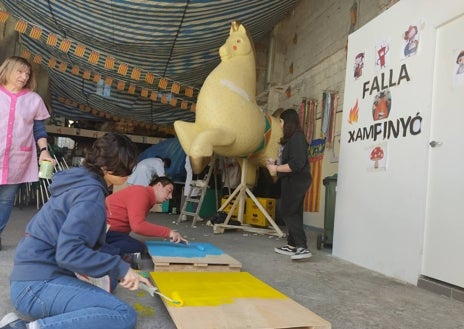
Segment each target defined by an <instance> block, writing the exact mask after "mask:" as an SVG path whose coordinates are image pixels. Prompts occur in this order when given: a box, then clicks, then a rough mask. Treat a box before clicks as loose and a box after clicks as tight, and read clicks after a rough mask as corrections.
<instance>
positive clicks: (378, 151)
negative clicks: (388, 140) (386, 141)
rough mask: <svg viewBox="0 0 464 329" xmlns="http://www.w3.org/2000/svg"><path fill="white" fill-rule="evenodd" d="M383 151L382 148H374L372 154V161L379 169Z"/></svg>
mask: <svg viewBox="0 0 464 329" xmlns="http://www.w3.org/2000/svg"><path fill="white" fill-rule="evenodd" d="M383 155H384V154H383V150H382V148H381V147H380V146H377V147H376V148H374V149H373V150H372V152H371V160H372V161H375V162H374V168H375V169H377V168H378V167H379V160H382V159H383Z"/></svg>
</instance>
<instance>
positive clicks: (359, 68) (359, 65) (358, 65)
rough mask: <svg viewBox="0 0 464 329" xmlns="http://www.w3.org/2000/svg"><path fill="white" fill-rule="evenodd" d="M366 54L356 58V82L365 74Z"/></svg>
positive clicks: (359, 54)
mask: <svg viewBox="0 0 464 329" xmlns="http://www.w3.org/2000/svg"><path fill="white" fill-rule="evenodd" d="M365 54H366V53H365V52H361V53H358V54H357V55H356V56H355V58H354V64H353V77H354V79H355V80H357V79H358V78H360V77H361V76H362V74H363V68H364V57H365Z"/></svg>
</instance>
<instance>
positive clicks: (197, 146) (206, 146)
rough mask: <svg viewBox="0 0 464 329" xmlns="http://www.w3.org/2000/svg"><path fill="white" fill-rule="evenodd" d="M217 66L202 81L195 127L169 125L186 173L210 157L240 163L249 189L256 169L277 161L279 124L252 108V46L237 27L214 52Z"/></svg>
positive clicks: (196, 169)
mask: <svg viewBox="0 0 464 329" xmlns="http://www.w3.org/2000/svg"><path fill="white" fill-rule="evenodd" d="M219 55H220V57H221V63H220V64H219V65H218V66H217V67H216V68H215V69H214V70H213V71H212V72H211V73H210V74H209V75H208V77H207V78H206V80H205V82H204V84H203V86H202V88H201V90H200V93H199V95H198V100H197V106H196V118H195V122H194V123H191V122H184V121H176V122H174V129H175V131H176V134H177V137H178V138H179V141H180V143H181V145H182V148H183V149H184V151H185V153H186V154H187V155H188V156H189V157H190V162H191V164H192V170H193V172H195V173H199V172H201V171H202V170H203V169H204V167H205V166H206V164H207V163H209V161H210V158H211V156H212V155H213V153H214V154H218V155H222V156H227V157H238V158H246V159H248V161H246V163H247V164H248V167H247V168H248V170H247V172H248V177H247V184H250V185H253V184H255V181H254V180H255V175H256V169H257V166H265V161H266V159H267V158H277V153H278V148H279V139H280V137H281V136H282V129H281V127H280V123H279V120H278V119H276V118H274V117H272V116H270V115H268V114H265V113H264V112H263V111H262V110H261V108H260V107H259V106H258V104H257V103H256V96H255V94H256V63H255V53H254V46H253V41H252V39H251V37H250V35H249V33H248V32H247V30H246V28H245V27H244V26H243V25H242V24H241V23H239V22H237V21H234V22H232V24H231V28H230V32H229V37H228V38H227V40H226V42H225V43H224V45H222V46H221V48H220V49H219Z"/></svg>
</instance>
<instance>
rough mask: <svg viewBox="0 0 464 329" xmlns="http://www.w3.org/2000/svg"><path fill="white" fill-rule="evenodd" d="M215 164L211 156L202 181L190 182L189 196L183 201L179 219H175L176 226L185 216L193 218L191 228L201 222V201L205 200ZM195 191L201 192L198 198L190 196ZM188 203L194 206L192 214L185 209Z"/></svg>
mask: <svg viewBox="0 0 464 329" xmlns="http://www.w3.org/2000/svg"><path fill="white" fill-rule="evenodd" d="M215 163H216V158H215V157H214V156H213V157H211V161H210V163H209V164H208V171H207V172H206V174H205V176H204V177H203V179H199V180H192V182H191V183H190V191H189V194H188V195H187V198H186V199H185V201H184V204H183V205H182V209H181V211H180V214H179V218H178V219H177V224H179V223H180V222H181V221H182V219H183V218H186V216H192V217H193V221H192V226H195V225H196V223H197V221H202V220H203V219H202V218H201V217H200V210H201V206H202V204H203V200H204V199H205V195H206V191H207V190H208V184H209V180H210V178H211V175H212V174H213V169H214V166H215ZM195 189H200V191H201V193H200V197H197V196H195V197H194V196H192V193H193V191H194V190H195ZM190 203H192V204H193V205H194V208H195V211H194V212H193V211H188V210H187V207H188V205H189V204H190ZM184 220H185V219H184Z"/></svg>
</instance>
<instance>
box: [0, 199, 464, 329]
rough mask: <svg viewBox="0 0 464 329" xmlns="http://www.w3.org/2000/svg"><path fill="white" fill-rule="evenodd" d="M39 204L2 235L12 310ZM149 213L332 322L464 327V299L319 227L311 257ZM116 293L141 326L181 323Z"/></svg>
mask: <svg viewBox="0 0 464 329" xmlns="http://www.w3.org/2000/svg"><path fill="white" fill-rule="evenodd" d="M35 212H36V208H35V207H26V208H22V209H19V208H15V209H14V211H13V214H12V217H11V219H10V222H9V224H8V226H7V228H6V229H5V231H4V232H3V235H2V244H3V250H2V251H0V274H1V275H0V296H1V298H0V310H2V313H7V312H10V311H13V307H12V305H11V302H10V299H9V289H8V287H9V284H8V276H9V273H10V270H11V267H12V257H13V252H14V249H15V245H16V243H17V241H18V240H19V239H20V237H21V235H22V234H23V231H24V227H25V225H26V224H27V222H28V220H29V219H30V218H31V217H32V216H33V215H34V213H35ZM149 220H150V221H156V222H157V223H159V224H162V225H166V226H170V227H176V228H177V229H178V230H179V231H180V232H181V233H182V234H183V235H185V236H186V237H187V238H188V239H190V240H191V241H199V242H209V243H212V244H213V245H215V246H217V247H218V248H220V249H222V250H223V251H224V252H225V253H226V254H228V255H230V256H232V257H234V258H235V259H237V260H238V261H240V262H241V263H242V271H246V272H250V273H251V274H253V275H254V276H255V277H257V278H259V279H260V280H262V281H264V282H266V283H267V284H269V285H271V286H272V287H274V288H275V289H277V290H279V291H280V292H282V293H284V294H285V295H287V296H289V297H290V298H292V299H293V300H295V301H296V302H298V303H300V304H302V305H303V306H305V307H307V308H309V309H310V310H312V311H313V312H315V313H316V314H318V315H319V316H321V317H323V318H324V319H326V320H328V321H330V322H331V323H332V328H334V329H364V328H365V329H367V328H369V329H373V328H376V329H382V328H385V329H387V328H388V329H391V328H396V329H398V328H401V329H406V328H411V329H416V328H423V329H427V328H430V329H458V328H459V329H462V328H464V303H463V302H460V301H456V300H452V299H449V298H448V297H445V296H441V295H438V294H435V293H433V292H430V291H427V290H424V289H421V288H418V287H416V286H413V285H410V284H407V283H403V282H400V281H398V280H394V279H391V278H388V277H385V276H383V275H381V274H378V273H375V272H372V271H369V270H366V269H364V268H361V267H359V266H356V265H353V264H351V263H348V262H345V261H343V260H340V259H338V258H336V257H333V256H332V255H331V253H330V249H322V250H317V249H316V247H315V243H316V242H315V236H316V233H315V232H311V231H309V230H308V232H307V233H308V236H309V238H310V245H311V249H312V252H313V257H312V258H311V259H310V260H309V261H302V262H294V261H291V260H290V257H288V256H282V255H279V254H276V253H274V252H273V248H274V247H276V246H281V245H283V244H285V239H281V238H277V237H273V236H269V235H257V234H254V233H249V232H246V231H243V230H236V231H233V230H227V231H226V232H225V233H224V234H214V233H213V231H212V228H211V227H209V226H206V225H205V224H204V223H199V225H198V226H197V227H196V228H192V227H191V223H190V222H185V223H181V224H180V225H179V226H177V225H176V221H177V216H175V215H169V214H155V213H151V214H150V215H149ZM366 247H368V246H366ZM152 268H153V263H152V262H151V260H149V259H145V260H144V269H145V270H150V269H152ZM115 294H116V295H117V296H119V297H120V298H122V299H123V300H125V301H126V302H127V303H129V304H131V305H133V306H134V307H135V308H136V310H137V312H138V314H139V320H138V325H137V328H138V329H155V328H164V329H171V328H172V329H173V328H176V327H175V325H174V323H173V322H172V320H171V318H170V316H169V314H168V313H167V311H166V308H165V306H164V304H163V303H162V302H161V300H160V299H159V298H157V297H155V298H152V297H150V296H148V295H143V294H140V293H137V292H131V291H128V290H125V289H121V288H118V289H117V290H116V292H115ZM234 328H240V326H239V325H238V326H235V327H234ZM205 329H209V328H205Z"/></svg>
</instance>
